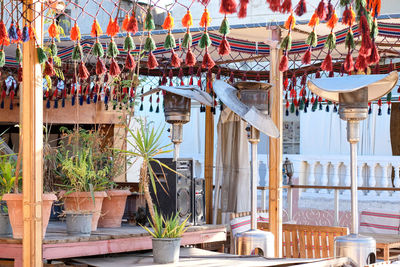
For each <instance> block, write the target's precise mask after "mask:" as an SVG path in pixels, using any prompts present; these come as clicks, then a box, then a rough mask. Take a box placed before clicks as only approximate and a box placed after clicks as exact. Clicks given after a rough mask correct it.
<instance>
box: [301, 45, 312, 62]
mask: <svg viewBox="0 0 400 267" xmlns="http://www.w3.org/2000/svg"><path fill="white" fill-rule="evenodd" d="M301 62H302V63H303V64H305V65H309V64H311V49H310V48H309V49H307V51H306V52H305V53H304V55H303V58H302V60H301Z"/></svg>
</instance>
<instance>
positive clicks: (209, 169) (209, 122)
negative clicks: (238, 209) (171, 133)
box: [204, 75, 218, 224]
mask: <svg viewBox="0 0 400 267" xmlns="http://www.w3.org/2000/svg"><path fill="white" fill-rule="evenodd" d="M208 82H209V76H208V75H207V82H206V84H207V93H210V88H209V86H208ZM205 124H206V130H205V149H204V179H205V183H206V185H205V187H206V188H205V195H206V222H207V223H208V224H211V223H212V208H213V207H212V197H213V171H214V114H213V113H212V111H211V107H208V106H206V121H205ZM215 190H218V188H215Z"/></svg>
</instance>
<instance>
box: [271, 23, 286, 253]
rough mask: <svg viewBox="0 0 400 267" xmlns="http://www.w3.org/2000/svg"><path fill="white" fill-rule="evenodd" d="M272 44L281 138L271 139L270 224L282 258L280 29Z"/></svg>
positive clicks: (274, 107)
mask: <svg viewBox="0 0 400 267" xmlns="http://www.w3.org/2000/svg"><path fill="white" fill-rule="evenodd" d="M267 32H268V39H269V40H268V41H269V43H270V83H271V84H272V85H273V86H272V95H271V100H272V108H271V118H272V120H273V122H274V123H275V125H276V126H277V127H278V129H279V132H280V137H279V138H269V222H270V231H271V232H272V233H273V234H274V237H275V256H276V257H282V112H283V108H282V94H283V92H282V73H281V72H280V71H279V62H280V58H281V55H282V51H281V50H280V49H279V48H278V46H277V44H278V43H279V42H280V40H281V32H280V29H279V28H278V27H270V28H268V29H267Z"/></svg>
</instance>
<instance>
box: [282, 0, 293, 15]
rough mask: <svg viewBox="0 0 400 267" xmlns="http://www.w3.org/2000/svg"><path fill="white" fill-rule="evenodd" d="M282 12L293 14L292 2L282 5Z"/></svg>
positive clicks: (290, 0)
mask: <svg viewBox="0 0 400 267" xmlns="http://www.w3.org/2000/svg"><path fill="white" fill-rule="evenodd" d="M280 11H281V13H290V12H292V0H284V1H283V3H282V5H281V8H280Z"/></svg>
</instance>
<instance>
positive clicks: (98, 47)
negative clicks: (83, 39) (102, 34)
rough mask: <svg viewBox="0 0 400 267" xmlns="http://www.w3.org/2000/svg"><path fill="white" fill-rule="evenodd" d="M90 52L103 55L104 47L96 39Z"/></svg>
mask: <svg viewBox="0 0 400 267" xmlns="http://www.w3.org/2000/svg"><path fill="white" fill-rule="evenodd" d="M92 54H93V55H94V56H96V57H103V56H104V48H103V46H102V45H101V43H100V42H99V41H96V42H95V43H94V45H93V48H92Z"/></svg>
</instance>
